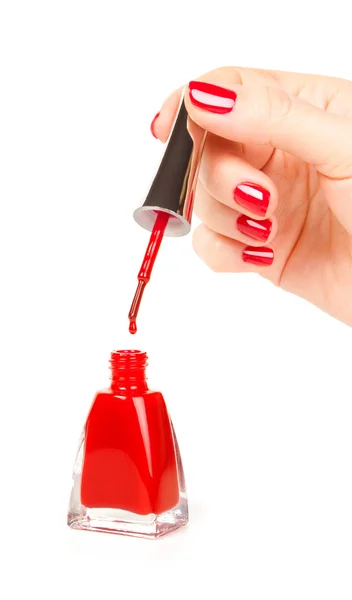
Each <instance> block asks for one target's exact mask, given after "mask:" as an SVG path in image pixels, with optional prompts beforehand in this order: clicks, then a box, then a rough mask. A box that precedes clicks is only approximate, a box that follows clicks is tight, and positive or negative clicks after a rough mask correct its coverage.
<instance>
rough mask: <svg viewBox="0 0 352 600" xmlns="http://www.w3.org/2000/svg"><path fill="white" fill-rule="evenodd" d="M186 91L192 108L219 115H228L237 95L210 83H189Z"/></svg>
mask: <svg viewBox="0 0 352 600" xmlns="http://www.w3.org/2000/svg"><path fill="white" fill-rule="evenodd" d="M188 89H189V97H190V100H191V102H192V104H194V106H197V107H198V108H203V109H204V110H209V111H210V112H213V113H218V114H221V115H223V114H225V113H229V112H231V111H232V109H233V107H234V106H235V103H236V98H237V94H236V93H235V92H233V91H232V90H227V89H226V88H223V87H220V86H218V85H213V84H212V83H204V81H191V82H190V83H189V88H188Z"/></svg>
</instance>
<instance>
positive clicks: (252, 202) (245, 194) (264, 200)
mask: <svg viewBox="0 0 352 600" xmlns="http://www.w3.org/2000/svg"><path fill="white" fill-rule="evenodd" d="M233 198H234V200H235V202H237V204H239V205H240V206H242V207H243V208H247V209H248V210H250V211H251V212H253V213H255V214H256V215H260V216H264V215H265V214H266V211H267V210H268V206H269V201H270V192H268V190H265V189H264V188H263V187H262V186H261V185H257V184H256V183H241V184H240V185H238V186H237V187H236V188H235V189H234V192H233Z"/></svg>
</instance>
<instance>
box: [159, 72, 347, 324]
mask: <svg viewBox="0 0 352 600" xmlns="http://www.w3.org/2000/svg"><path fill="white" fill-rule="evenodd" d="M180 93H181V91H180V90H179V91H177V92H175V93H174V94H173V95H172V96H170V98H168V100H166V102H165V103H164V105H163V107H162V109H161V112H160V114H159V115H158V117H157V118H156V119H155V120H154V122H153V124H152V131H153V133H154V135H155V137H158V138H159V139H160V140H162V141H166V139H167V137H168V135H169V132H170V129H171V126H172V122H173V120H174V117H175V113H176V110H177V107H178V103H179V98H180ZM185 103H186V107H187V110H188V113H189V116H190V118H191V120H192V121H193V122H194V123H196V124H197V125H198V126H199V127H201V128H202V129H204V130H206V131H208V134H207V141H206V145H205V149H204V154H203V159H202V165H201V169H200V175H199V181H198V187H197V193H196V200H195V212H196V214H197V215H198V216H199V218H200V219H201V220H202V222H203V224H202V225H200V226H199V227H198V228H197V229H196V230H195V232H194V237H193V245H194V249H195V251H196V252H197V254H198V255H199V256H200V257H201V258H202V259H203V260H204V261H205V262H206V263H207V264H208V265H209V266H210V267H211V268H212V269H213V270H214V271H227V272H245V271H251V272H253V271H254V272H257V273H259V274H260V275H262V276H263V277H266V278H267V279H269V280H270V281H272V283H274V284H276V285H278V286H281V287H282V288H283V289H285V290H287V291H289V292H292V293H294V294H297V295H299V296H301V297H302V298H305V299H306V300H308V301H309V302H312V303H313V304H315V305H316V306H318V307H319V308H321V309H322V310H324V311H326V312H328V313H330V314H331V315H333V316H334V317H336V318H338V319H340V320H341V321H344V322H345V323H347V324H348V325H350V326H352V82H350V81H345V80H342V79H335V78H330V77H322V76H316V75H303V74H302V75H300V74H295V73H285V72H278V71H261V70H256V69H242V68H232V67H228V68H222V69H216V70H215V71H212V72H210V73H207V74H206V75H204V76H202V77H200V78H199V79H198V80H197V81H194V82H191V84H190V85H189V87H188V89H187V91H186V94H185Z"/></svg>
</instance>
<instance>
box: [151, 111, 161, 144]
mask: <svg viewBox="0 0 352 600" xmlns="http://www.w3.org/2000/svg"><path fill="white" fill-rule="evenodd" d="M159 115H160V112H158V113H156V115H155V117H154V119H153V120H152V122H151V125H150V131H151V132H152V135H153V136H154V137H155V138H156V139H158V137H157V136H156V135H155V131H154V125H155V121H156V120H157V118H158V116H159Z"/></svg>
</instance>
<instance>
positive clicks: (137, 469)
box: [68, 350, 188, 538]
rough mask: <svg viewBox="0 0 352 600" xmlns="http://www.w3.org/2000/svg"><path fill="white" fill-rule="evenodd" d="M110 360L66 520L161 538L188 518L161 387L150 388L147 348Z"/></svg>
mask: <svg viewBox="0 0 352 600" xmlns="http://www.w3.org/2000/svg"><path fill="white" fill-rule="evenodd" d="M110 365H111V386H110V388H109V389H106V390H103V391H99V392H97V394H96V395H95V398H94V400H93V403H92V406H91V409H90V412H89V414H88V418H87V421H86V424H85V428H84V430H83V434H82V437H81V441H80V444H79V450H78V455H77V458H76V462H75V466H74V471H73V487H72V492H71V498H70V505H69V511H68V525H69V526H70V527H72V528H73V529H85V530H91V531H103V532H108V533H120V534H125V535H136V536H142V537H147V538H157V537H159V536H161V535H164V534H166V533H169V532H171V531H174V530H176V529H178V528H179V527H182V526H183V525H186V523H187V522H188V504H187V496H186V488H185V480H184V474H183V468H182V461H181V456H180V452H179V448H178V444H177V440H176V436H175V432H174V429H173V426H172V422H171V419H170V417H169V415H168V411H167V408H166V404H165V401H164V398H163V396H162V394H161V393H160V392H157V391H152V390H149V389H148V385H147V379H146V373H145V370H146V366H147V355H146V354H145V353H144V352H140V351H139V350H123V351H115V352H112V354H111V359H110Z"/></svg>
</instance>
